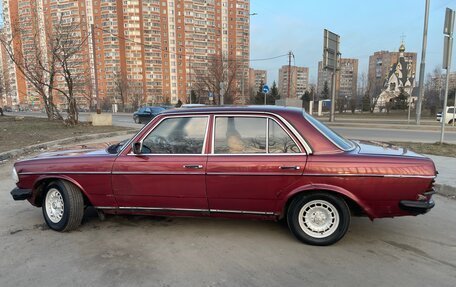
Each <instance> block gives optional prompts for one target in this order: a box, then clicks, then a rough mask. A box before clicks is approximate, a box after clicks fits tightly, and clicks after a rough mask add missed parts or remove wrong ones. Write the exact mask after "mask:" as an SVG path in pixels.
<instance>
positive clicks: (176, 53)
mask: <svg viewBox="0 0 456 287" xmlns="http://www.w3.org/2000/svg"><path fill="white" fill-rule="evenodd" d="M94 28H95V29H98V30H101V31H103V32H105V33H108V34H110V35H111V36H114V37H116V38H118V39H122V40H125V41H128V42H130V43H135V44H138V45H141V46H143V47H149V48H156V47H155V46H154V45H150V44H144V43H142V42H138V41H135V40H132V39H129V38H127V37H124V36H120V35H118V34H114V33H113V32H111V31H109V30H106V29H103V28H100V27H97V26H96V25H94ZM158 50H161V51H162V52H166V53H169V54H175V55H177V56H184V57H185V56H188V55H186V54H184V53H179V52H173V51H170V50H169V49H168V50H165V49H162V48H158ZM194 56H195V55H194ZM286 56H288V53H286V54H282V55H278V56H273V57H268V58H259V59H226V60H224V61H228V62H230V61H233V62H236V61H237V62H260V61H269V60H274V59H277V58H281V57H286ZM205 58H206V59H207V58H208V57H207V56H205Z"/></svg>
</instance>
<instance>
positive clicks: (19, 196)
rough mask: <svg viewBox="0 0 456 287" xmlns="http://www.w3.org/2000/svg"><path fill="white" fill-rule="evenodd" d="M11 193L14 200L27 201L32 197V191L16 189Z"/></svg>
mask: <svg viewBox="0 0 456 287" xmlns="http://www.w3.org/2000/svg"><path fill="white" fill-rule="evenodd" d="M10 193H11V195H12V196H13V199H14V200H25V199H28V198H30V197H32V190H31V189H22V188H18V187H15V188H14V189H13V190H11V192H10Z"/></svg>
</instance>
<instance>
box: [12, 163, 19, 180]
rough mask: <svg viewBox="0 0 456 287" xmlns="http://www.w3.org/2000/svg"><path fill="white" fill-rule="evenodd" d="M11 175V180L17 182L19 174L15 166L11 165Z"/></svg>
mask: <svg viewBox="0 0 456 287" xmlns="http://www.w3.org/2000/svg"><path fill="white" fill-rule="evenodd" d="M11 176H12V177H13V180H14V182H15V183H18V182H19V175H17V171H16V168H15V167H13V173H12V174H11Z"/></svg>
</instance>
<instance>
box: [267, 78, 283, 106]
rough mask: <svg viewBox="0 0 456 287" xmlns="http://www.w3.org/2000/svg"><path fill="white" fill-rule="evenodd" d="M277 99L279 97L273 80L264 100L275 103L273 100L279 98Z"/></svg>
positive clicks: (271, 103)
mask: <svg viewBox="0 0 456 287" xmlns="http://www.w3.org/2000/svg"><path fill="white" fill-rule="evenodd" d="M279 99H280V95H279V89H278V88H277V84H276V82H275V81H274V82H273V83H272V87H271V90H270V91H269V93H268V95H267V98H266V102H267V104H268V105H275V101H276V100H279Z"/></svg>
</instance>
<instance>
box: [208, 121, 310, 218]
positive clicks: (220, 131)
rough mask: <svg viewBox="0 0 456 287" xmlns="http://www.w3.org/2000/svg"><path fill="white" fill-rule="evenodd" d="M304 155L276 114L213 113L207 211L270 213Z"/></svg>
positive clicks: (297, 176) (299, 169) (299, 168)
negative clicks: (225, 114) (208, 209)
mask: <svg viewBox="0 0 456 287" xmlns="http://www.w3.org/2000/svg"><path fill="white" fill-rule="evenodd" d="M306 160H307V156H306V154H305V152H304V150H303V148H302V147H300V146H299V145H298V144H297V142H296V140H295V139H294V138H293V137H292V136H291V134H290V133H289V131H287V129H286V128H285V127H284V125H283V123H280V121H278V120H277V119H274V118H272V117H268V116H245V115H239V116H223V115H217V116H215V117H214V126H213V140H212V148H211V154H210V155H209V157H208V163H207V179H206V184H207V196H208V202H209V208H210V211H211V213H241V214H259V215H265V214H266V215H269V214H273V213H274V211H275V209H276V203H277V198H278V197H279V196H280V194H281V192H284V191H285V190H286V189H287V188H289V187H290V186H292V185H293V183H295V182H296V181H297V180H298V179H300V177H301V175H302V173H303V170H304V168H305V164H306Z"/></svg>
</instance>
